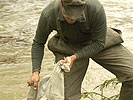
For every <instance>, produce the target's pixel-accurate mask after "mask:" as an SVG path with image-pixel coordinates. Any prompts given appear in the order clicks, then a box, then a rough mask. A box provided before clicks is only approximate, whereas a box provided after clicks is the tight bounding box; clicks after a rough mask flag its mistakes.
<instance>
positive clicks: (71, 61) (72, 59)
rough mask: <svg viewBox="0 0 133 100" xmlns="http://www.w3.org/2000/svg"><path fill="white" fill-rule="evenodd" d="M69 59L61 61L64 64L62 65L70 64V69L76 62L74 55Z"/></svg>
mask: <svg viewBox="0 0 133 100" xmlns="http://www.w3.org/2000/svg"><path fill="white" fill-rule="evenodd" d="M69 57H70V58H71V60H69ZM69 57H66V58H64V60H63V61H62V64H64V63H70V66H69V67H70V68H72V64H73V63H74V61H75V60H76V55H72V56H69Z"/></svg>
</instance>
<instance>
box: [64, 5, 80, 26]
mask: <svg viewBox="0 0 133 100" xmlns="http://www.w3.org/2000/svg"><path fill="white" fill-rule="evenodd" d="M62 14H63V16H64V18H65V20H66V21H67V22H68V23H69V24H73V23H75V22H76V21H77V20H78V19H79V18H77V19H70V18H69V17H68V16H66V13H65V9H64V7H62Z"/></svg>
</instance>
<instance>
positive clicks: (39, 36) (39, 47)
mask: <svg viewBox="0 0 133 100" xmlns="http://www.w3.org/2000/svg"><path fill="white" fill-rule="evenodd" d="M50 33H51V29H50V26H49V23H48V19H47V18H46V17H45V11H44V10H43V12H42V14H41V16H40V19H39V23H38V27H37V30H36V35H35V38H34V39H33V44H32V49H31V57H32V66H33V67H32V72H34V71H38V72H40V69H41V63H42V59H43V55H44V46H45V43H46V41H47V38H48V36H49V34H50Z"/></svg>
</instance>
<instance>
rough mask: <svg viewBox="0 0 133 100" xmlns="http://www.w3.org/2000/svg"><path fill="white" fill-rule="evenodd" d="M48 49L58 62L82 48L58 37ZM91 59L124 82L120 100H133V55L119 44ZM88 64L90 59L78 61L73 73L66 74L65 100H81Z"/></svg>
mask: <svg viewBox="0 0 133 100" xmlns="http://www.w3.org/2000/svg"><path fill="white" fill-rule="evenodd" d="M48 47H49V49H50V50H51V51H52V52H53V53H54V55H55V59H56V62H57V61H59V60H61V59H63V58H64V57H67V56H70V55H72V54H74V53H75V52H76V51H77V50H79V49H81V48H82V46H80V45H79V46H77V45H71V44H67V43H65V42H64V41H63V40H61V39H59V38H56V37H53V38H52V39H51V40H50V41H49V44H48ZM91 58H92V59H93V60H94V61H95V62H96V63H98V64H100V65H101V66H102V67H104V68H106V69H107V70H108V71H110V72H112V73H113V74H114V75H116V77H117V78H118V80H119V81H121V82H122V88H121V92H120V99H119V100H133V54H132V53H131V52H130V51H129V50H127V49H126V48H125V47H124V46H123V45H122V44H118V45H115V46H112V47H110V48H107V49H104V50H103V51H101V52H100V53H98V54H96V55H95V56H94V57H91ZM88 64H89V59H81V60H76V61H75V62H74V64H73V66H72V69H71V71H70V72H69V73H65V74H64V81H65V84H64V86H65V100H79V98H80V95H81V84H82V81H83V79H84V76H85V74H86V71H87V68H88Z"/></svg>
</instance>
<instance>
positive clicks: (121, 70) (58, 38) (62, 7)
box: [28, 0, 133, 100]
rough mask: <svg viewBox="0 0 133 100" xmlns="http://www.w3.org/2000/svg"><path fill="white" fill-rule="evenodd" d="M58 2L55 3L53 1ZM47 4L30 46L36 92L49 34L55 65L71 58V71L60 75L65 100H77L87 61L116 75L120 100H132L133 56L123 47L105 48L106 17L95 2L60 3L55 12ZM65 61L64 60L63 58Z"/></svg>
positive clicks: (62, 0) (72, 1) (65, 61)
mask: <svg viewBox="0 0 133 100" xmlns="http://www.w3.org/2000/svg"><path fill="white" fill-rule="evenodd" d="M57 2H58V1H57ZM55 3H56V2H55V1H53V2H51V3H50V4H49V5H48V6H47V7H46V8H45V9H44V10H43V12H42V14H41V17H40V21H39V24H38V28H37V31H36V36H35V38H34V41H33V45H32V63H33V70H32V71H33V74H32V76H31V78H30V79H29V80H28V83H29V84H31V82H32V81H34V88H35V89H36V88H37V86H38V82H39V72H40V69H41V61H42V58H43V54H44V53H43V51H44V45H45V43H46V41H47V38H48V36H49V34H50V33H51V32H52V31H53V30H56V31H57V33H58V34H56V35H55V36H54V37H53V38H52V39H51V40H50V41H49V43H48V47H49V49H50V50H51V51H52V52H53V53H54V55H55V62H58V61H59V60H61V59H64V60H63V62H62V63H67V61H68V57H70V58H71V64H70V68H71V71H70V72H68V73H64V81H65V84H64V86H65V91H64V92H65V100H79V98H80V93H81V84H82V81H83V78H84V76H85V73H86V70H87V68H88V64H89V58H92V59H93V60H94V61H95V62H97V63H98V64H100V65H102V66H103V67H104V68H106V69H107V70H109V71H110V72H112V73H113V74H115V75H116V77H117V78H118V79H119V80H120V81H121V82H122V89H121V92H120V100H133V95H132V94H133V64H132V62H133V55H132V53H130V52H129V51H128V50H127V49H126V48H125V47H124V46H123V45H121V44H117V45H114V46H111V47H108V48H106V46H105V42H106V41H107V40H106V31H107V25H106V16H105V12H104V8H103V6H102V5H101V4H100V2H99V1H97V0H60V1H59V2H58V4H59V5H58V9H57V11H58V12H56V10H55V7H54V6H55V5H56V4H55ZM64 57H65V58H64Z"/></svg>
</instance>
